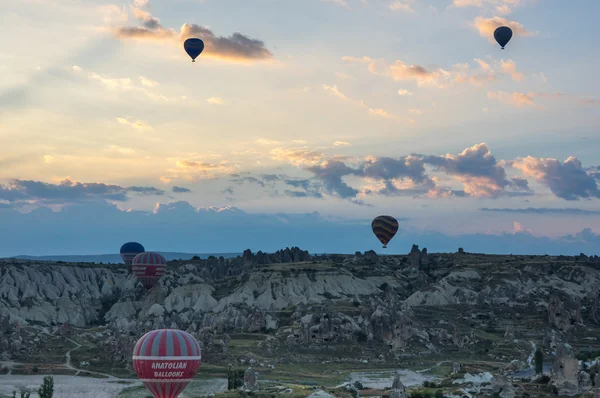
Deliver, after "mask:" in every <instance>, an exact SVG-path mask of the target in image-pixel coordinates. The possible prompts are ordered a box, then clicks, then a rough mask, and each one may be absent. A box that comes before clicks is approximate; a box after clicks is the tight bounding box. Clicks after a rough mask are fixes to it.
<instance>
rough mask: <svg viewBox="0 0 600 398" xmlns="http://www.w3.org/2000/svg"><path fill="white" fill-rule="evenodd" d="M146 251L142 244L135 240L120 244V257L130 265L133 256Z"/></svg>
mask: <svg viewBox="0 0 600 398" xmlns="http://www.w3.org/2000/svg"><path fill="white" fill-rule="evenodd" d="M144 251H146V250H145V249H144V246H142V245H141V244H139V243H137V242H127V243H125V244H124V245H123V246H121V258H122V259H123V261H124V262H125V264H127V265H131V261H133V258H134V257H135V256H137V255H138V254H140V253H143V252H144Z"/></svg>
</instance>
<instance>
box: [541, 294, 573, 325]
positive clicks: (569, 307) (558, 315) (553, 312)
mask: <svg viewBox="0 0 600 398" xmlns="http://www.w3.org/2000/svg"><path fill="white" fill-rule="evenodd" d="M563 296H564V295H563ZM548 322H550V324H551V325H552V326H554V327H555V328H557V329H558V330H560V331H563V332H566V331H568V330H569V329H570V328H571V327H572V325H574V324H578V323H581V308H580V306H579V304H578V303H577V302H575V301H574V300H573V299H572V298H570V297H568V296H567V297H565V298H564V301H563V299H562V298H561V295H560V294H559V293H554V294H553V295H552V296H551V297H550V301H549V303H548Z"/></svg>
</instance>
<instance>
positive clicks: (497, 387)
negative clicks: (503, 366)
mask: <svg viewBox="0 0 600 398" xmlns="http://www.w3.org/2000/svg"><path fill="white" fill-rule="evenodd" d="M491 389H492V392H493V393H494V394H497V396H498V397H500V398H515V388H514V387H513V385H512V383H511V382H510V381H509V380H508V378H507V377H506V376H504V375H497V376H495V377H494V379H493V380H492V385H491Z"/></svg>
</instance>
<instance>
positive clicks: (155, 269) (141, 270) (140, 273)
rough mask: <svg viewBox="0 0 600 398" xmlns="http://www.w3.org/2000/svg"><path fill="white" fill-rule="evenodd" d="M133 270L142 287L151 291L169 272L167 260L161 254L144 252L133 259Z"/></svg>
mask: <svg viewBox="0 0 600 398" xmlns="http://www.w3.org/2000/svg"><path fill="white" fill-rule="evenodd" d="M131 269H132V271H133V274H134V275H135V276H136V277H137V278H138V279H139V281H140V282H141V283H142V285H143V286H144V287H145V288H146V289H148V290H150V288H152V286H154V285H155V284H156V282H158V280H159V279H160V278H162V277H163V275H164V274H165V272H166V271H167V260H166V259H165V258H164V257H163V256H162V255H160V254H159V253H154V252H144V253H140V254H138V255H137V256H135V257H134V258H133V261H132V262H131Z"/></svg>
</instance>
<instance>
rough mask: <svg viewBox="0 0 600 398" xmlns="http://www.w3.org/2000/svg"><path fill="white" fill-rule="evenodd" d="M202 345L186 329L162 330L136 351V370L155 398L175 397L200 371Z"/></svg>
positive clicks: (151, 334)
mask: <svg viewBox="0 0 600 398" xmlns="http://www.w3.org/2000/svg"><path fill="white" fill-rule="evenodd" d="M200 360H201V351H200V345H199V344H198V342H197V341H196V339H195V338H194V337H192V335H190V334H189V333H187V332H184V331H183V330H177V329H159V330H153V331H151V332H148V333H146V334H145V335H143V336H142V337H141V338H140V339H139V340H138V342H137V343H136V345H135V347H134V348H133V370H134V371H135V373H136V374H137V375H138V377H139V379H140V381H141V382H142V383H143V384H144V386H146V388H147V389H148V390H149V391H150V392H151V393H152V395H153V396H154V397H155V398H176V397H178V396H179V394H181V392H182V391H183V389H184V388H185V387H186V386H187V385H188V384H189V382H190V381H192V379H193V378H194V375H195V374H196V372H197V371H198V368H200Z"/></svg>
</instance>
